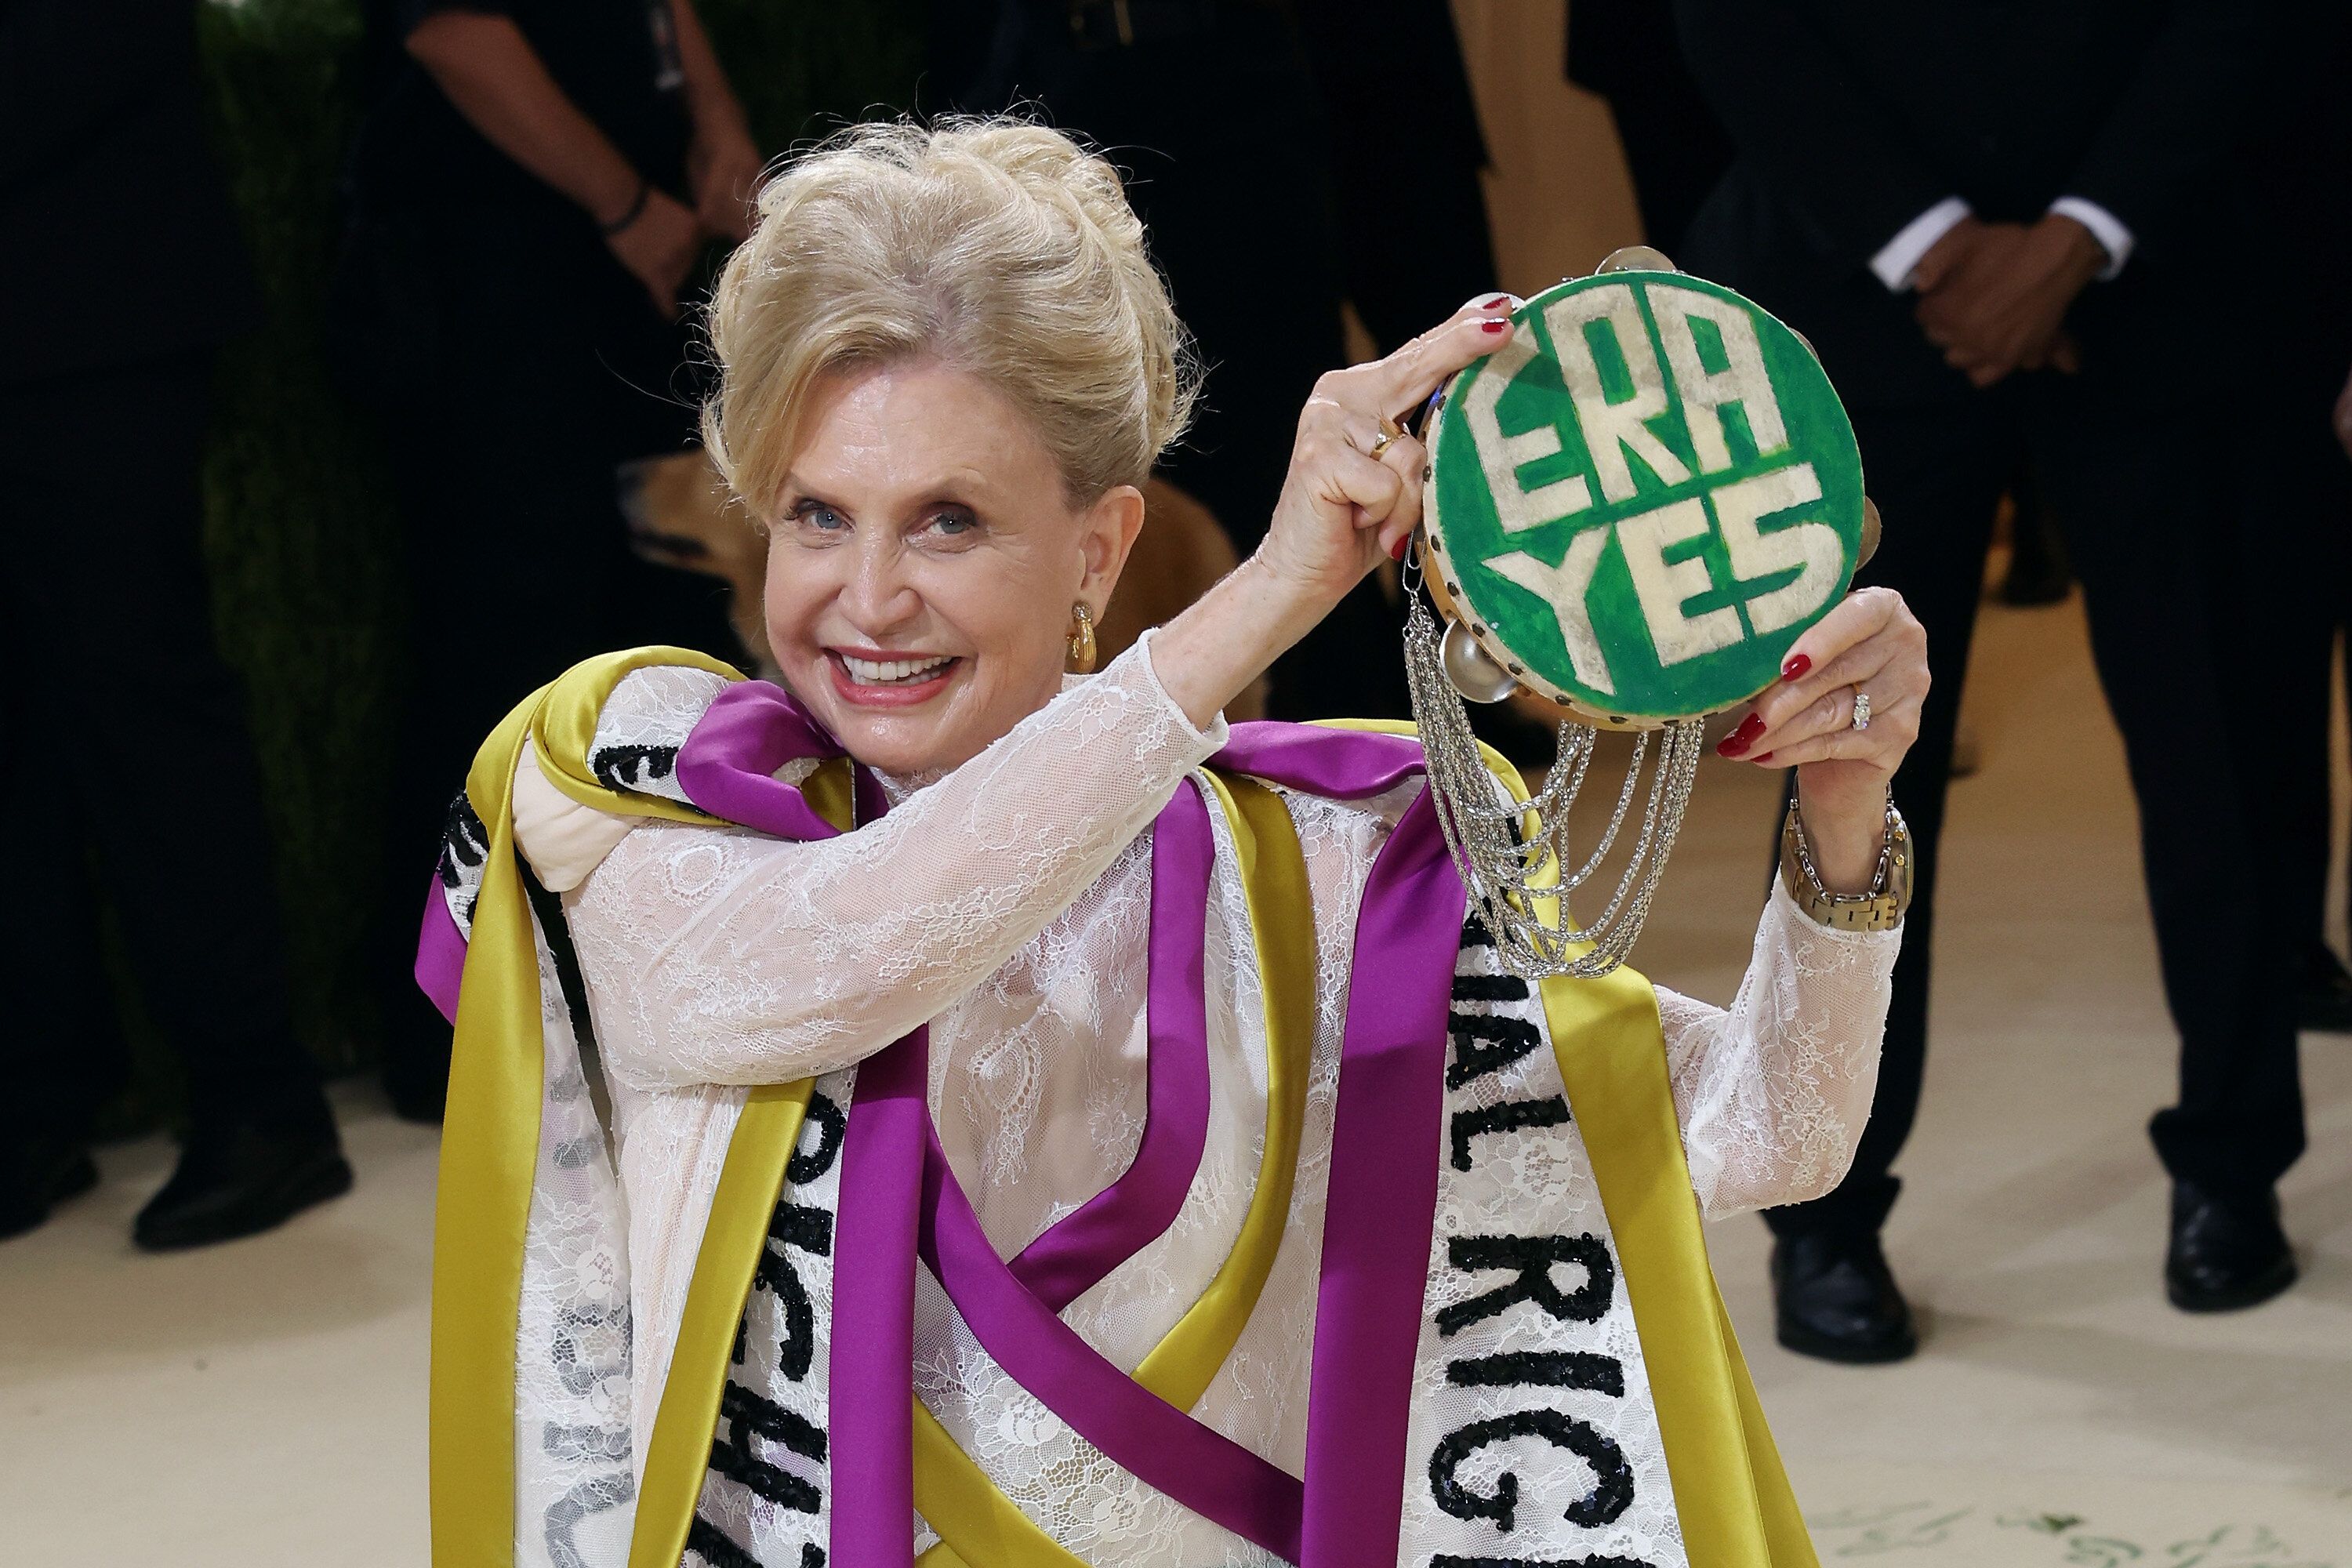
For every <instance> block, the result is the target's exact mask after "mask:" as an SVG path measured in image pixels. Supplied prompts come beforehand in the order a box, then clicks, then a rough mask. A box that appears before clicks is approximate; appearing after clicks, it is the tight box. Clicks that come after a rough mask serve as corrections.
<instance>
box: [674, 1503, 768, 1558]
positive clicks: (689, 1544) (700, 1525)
mask: <svg viewBox="0 0 2352 1568" xmlns="http://www.w3.org/2000/svg"><path fill="white" fill-rule="evenodd" d="M686 1549H687V1551H688V1552H692V1553H693V1554H694V1555H695V1556H697V1557H699V1558H701V1559H702V1560H703V1561H704V1562H705V1563H709V1564H710V1568H760V1560H759V1559H758V1558H756V1557H754V1556H752V1555H751V1553H750V1552H746V1551H744V1550H743V1549H742V1548H741V1547H740V1546H738V1545H736V1544H735V1542H733V1541H731V1540H730V1539H729V1538H728V1534H727V1532H726V1531H723V1530H721V1529H719V1527H718V1526H717V1525H715V1524H713V1523H711V1522H710V1521H709V1520H707V1519H705V1518H703V1517H702V1516H701V1515H700V1514H696V1515H695V1516H694V1522H693V1523H691V1524H689V1525H688V1526H687V1527H686Z"/></svg>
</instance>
